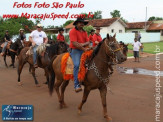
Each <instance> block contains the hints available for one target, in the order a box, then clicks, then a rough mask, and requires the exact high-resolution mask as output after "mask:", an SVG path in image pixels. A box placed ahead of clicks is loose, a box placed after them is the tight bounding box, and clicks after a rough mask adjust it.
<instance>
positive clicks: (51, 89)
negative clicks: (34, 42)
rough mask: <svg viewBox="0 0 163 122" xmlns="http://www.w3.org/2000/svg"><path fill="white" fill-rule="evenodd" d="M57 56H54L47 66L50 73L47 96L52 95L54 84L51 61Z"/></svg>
mask: <svg viewBox="0 0 163 122" xmlns="http://www.w3.org/2000/svg"><path fill="white" fill-rule="evenodd" d="M56 57H57V56H54V57H53V58H52V60H51V62H50V65H49V67H48V68H49V71H50V81H49V83H48V87H49V94H50V95H52V94H53V89H54V84H55V73H54V70H53V61H54V60H55V58H56Z"/></svg>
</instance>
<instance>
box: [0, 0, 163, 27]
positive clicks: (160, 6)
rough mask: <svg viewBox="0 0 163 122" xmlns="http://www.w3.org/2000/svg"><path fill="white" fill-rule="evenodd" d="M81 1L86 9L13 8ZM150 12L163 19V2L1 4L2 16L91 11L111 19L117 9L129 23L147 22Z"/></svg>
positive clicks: (56, 23) (7, 0) (11, 1)
mask: <svg viewBox="0 0 163 122" xmlns="http://www.w3.org/2000/svg"><path fill="white" fill-rule="evenodd" d="M79 1H81V3H83V4H84V5H85V6H84V8H73V9H70V8H64V7H63V8H58V9H55V8H50V7H49V8H42V9H40V8H33V7H32V8H13V4H14V2H18V3H23V2H25V3H26V4H32V5H33V6H34V3H35V2H39V3H43V2H46V3H48V4H50V5H51V6H52V3H53V2H59V3H62V4H64V5H66V3H67V2H71V3H74V4H78V2H79ZM146 7H147V10H148V12H147V13H148V14H147V18H149V17H150V16H158V17H163V0H68V1H67V0H3V1H2V0H1V4H0V16H2V15H3V14H21V13H22V12H28V13H30V14H39V13H40V14H44V13H49V14H50V13H52V12H54V13H56V14H66V13H67V12H70V14H79V13H81V12H86V13H89V12H91V11H93V12H94V11H97V10H101V11H102V17H103V18H110V17H111V16H110V12H111V11H113V10H115V9H117V10H119V11H120V13H121V16H122V17H123V18H125V19H126V20H128V21H129V22H138V21H145V13H146V12H145V10H146ZM65 21H66V19H55V20H51V19H46V20H43V21H41V23H42V24H43V25H44V26H48V25H54V26H59V25H62V24H63V23H64V22H65Z"/></svg>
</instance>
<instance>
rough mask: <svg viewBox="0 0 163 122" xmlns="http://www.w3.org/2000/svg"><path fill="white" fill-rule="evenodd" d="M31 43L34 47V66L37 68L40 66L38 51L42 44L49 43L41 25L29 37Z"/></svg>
mask: <svg viewBox="0 0 163 122" xmlns="http://www.w3.org/2000/svg"><path fill="white" fill-rule="evenodd" d="M29 41H31V42H32V46H33V64H34V67H35V68H37V67H38V65H37V53H36V49H37V47H38V46H39V45H41V44H42V43H47V42H48V38H47V36H46V34H45V32H44V31H42V25H41V24H37V30H34V31H32V33H31V34H30V36H29Z"/></svg>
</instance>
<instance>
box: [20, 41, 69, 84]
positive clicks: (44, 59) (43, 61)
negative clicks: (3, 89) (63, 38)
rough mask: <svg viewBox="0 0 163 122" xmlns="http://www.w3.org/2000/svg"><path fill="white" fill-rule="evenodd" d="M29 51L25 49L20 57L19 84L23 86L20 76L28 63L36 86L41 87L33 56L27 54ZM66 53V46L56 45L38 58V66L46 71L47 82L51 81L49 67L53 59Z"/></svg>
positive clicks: (48, 48)
mask: <svg viewBox="0 0 163 122" xmlns="http://www.w3.org/2000/svg"><path fill="white" fill-rule="evenodd" d="M28 50H29V47H25V48H23V49H22V51H21V52H20V55H19V57H18V84H19V85H22V83H21V82H20V75H21V72H22V69H23V66H24V64H26V63H27V62H28V63H29V65H30V69H31V70H32V76H33V78H34V80H35V84H36V86H39V84H38V81H37V79H36V76H35V68H34V65H33V56H32V55H30V56H28V55H27V54H26V53H27V51H28ZM64 52H67V47H66V44H62V43H56V44H54V45H50V46H49V47H48V46H47V47H46V51H45V54H44V56H41V55H39V56H38V57H37V64H38V66H39V67H40V68H43V69H44V71H45V76H46V80H47V81H46V82H48V81H49V74H48V66H49V64H50V62H51V59H52V57H53V56H55V55H58V54H61V53H64Z"/></svg>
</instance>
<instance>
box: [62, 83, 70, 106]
mask: <svg viewBox="0 0 163 122" xmlns="http://www.w3.org/2000/svg"><path fill="white" fill-rule="evenodd" d="M68 84H69V80H67V81H64V82H63V83H62V86H61V101H62V107H67V105H66V103H65V101H64V92H65V89H66V87H67V85H68Z"/></svg>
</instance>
